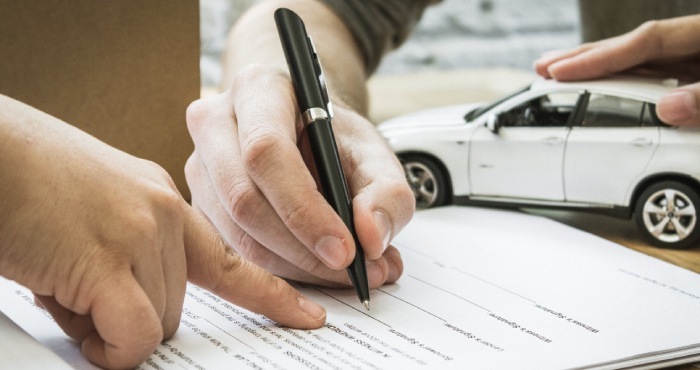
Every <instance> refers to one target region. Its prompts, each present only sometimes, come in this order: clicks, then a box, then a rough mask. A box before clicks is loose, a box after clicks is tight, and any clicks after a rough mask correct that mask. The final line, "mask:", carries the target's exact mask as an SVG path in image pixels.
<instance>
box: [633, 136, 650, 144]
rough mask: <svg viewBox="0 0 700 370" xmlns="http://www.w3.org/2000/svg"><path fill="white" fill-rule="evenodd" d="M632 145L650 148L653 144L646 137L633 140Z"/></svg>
mask: <svg viewBox="0 0 700 370" xmlns="http://www.w3.org/2000/svg"><path fill="white" fill-rule="evenodd" d="M631 144H632V145H634V146H650V145H651V144H652V141H651V140H650V139H647V138H645V137H638V138H636V139H634V140H632V142H631Z"/></svg>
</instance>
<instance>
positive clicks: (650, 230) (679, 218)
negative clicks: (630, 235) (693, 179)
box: [635, 181, 700, 248]
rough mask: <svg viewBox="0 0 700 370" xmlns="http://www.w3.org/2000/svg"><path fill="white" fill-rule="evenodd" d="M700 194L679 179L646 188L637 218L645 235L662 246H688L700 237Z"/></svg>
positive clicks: (636, 214)
mask: <svg viewBox="0 0 700 370" xmlns="http://www.w3.org/2000/svg"><path fill="white" fill-rule="evenodd" d="M698 207H700V196H699V195H698V192H697V191H695V190H694V189H693V188H691V187H689V186H687V185H685V184H682V183H680V182H676V181H662V182H659V183H656V184H654V185H652V186H650V187H648V188H647V189H645V190H644V191H643V192H642V194H641V195H640V196H639V199H638V200H637V204H636V207H635V220H636V222H637V227H639V229H640V231H641V232H642V234H643V235H644V237H645V238H646V239H647V240H648V241H649V242H650V243H651V244H652V245H655V246H657V247H662V248H687V247H690V246H692V245H693V244H694V243H696V242H697V241H698V239H700V225H698V209H699V208H698Z"/></svg>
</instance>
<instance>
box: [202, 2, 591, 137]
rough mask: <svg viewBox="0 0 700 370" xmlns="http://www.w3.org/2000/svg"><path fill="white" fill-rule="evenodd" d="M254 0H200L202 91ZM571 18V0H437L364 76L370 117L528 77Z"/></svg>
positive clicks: (567, 38)
mask: <svg viewBox="0 0 700 370" xmlns="http://www.w3.org/2000/svg"><path fill="white" fill-rule="evenodd" d="M254 2H255V0H201V1H200V27H201V48H202V54H201V63H200V66H201V75H202V85H203V89H204V91H211V90H212V89H215V88H216V87H217V86H218V84H219V81H220V79H221V64H220V58H221V53H222V51H223V48H224V45H225V39H226V34H227V32H228V31H229V29H230V27H231V25H232V24H233V23H234V22H235V21H236V20H237V18H238V17H239V15H240V14H242V12H244V11H245V9H246V8H248V7H249V6H251V5H252V4H253V3H254ZM579 23H580V20H579V13H578V6H577V0H443V1H442V3H439V4H437V5H434V6H431V7H429V8H428V9H427V11H426V12H425V13H424V14H423V18H422V19H421V21H420V23H419V24H418V26H417V28H416V29H415V30H414V32H413V33H412V35H411V36H410V37H409V39H408V40H407V42H406V43H405V44H404V45H403V46H401V47H400V48H399V49H397V50H395V51H393V52H392V53H390V54H389V55H388V56H387V57H386V58H385V59H384V60H383V62H382V64H381V65H380V66H379V69H378V70H377V72H376V73H375V75H374V76H373V77H372V79H371V80H370V82H369V88H370V99H371V101H370V107H371V108H370V120H371V121H372V122H374V123H379V122H382V121H384V120H386V119H388V118H391V117H394V116H396V115H399V114H402V113H404V112H409V111H415V110H419V109H424V108H429V107H434V106H440V105H449V104H456V103H464V102H471V101H489V100H493V99H496V98H498V97H500V96H503V95H505V94H508V93H510V92H511V91H513V90H514V89H516V88H520V87H521V86H524V85H525V84H527V83H529V82H531V81H532V80H533V79H534V78H535V75H534V73H533V70H532V62H533V61H534V60H535V59H537V57H538V56H539V55H540V54H541V53H542V52H544V51H548V50H553V49H561V48H568V47H572V46H575V45H578V44H579V43H580V37H579V33H580V32H579V28H580V27H579Z"/></svg>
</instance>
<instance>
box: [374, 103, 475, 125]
mask: <svg viewBox="0 0 700 370" xmlns="http://www.w3.org/2000/svg"><path fill="white" fill-rule="evenodd" d="M482 105H483V103H471V104H461V105H452V106H448V107H441V108H432V109H426V110H421V111H418V112H414V113H408V114H404V115H401V116H398V117H395V118H392V119H389V120H387V121H384V122H382V123H381V124H379V125H378V126H377V128H378V129H379V131H380V132H387V131H392V130H401V129H407V128H422V127H431V128H434V127H446V126H459V125H464V124H465V123H466V122H465V121H464V115H466V114H467V113H469V112H471V111H472V110H474V109H476V108H478V107H480V106H482Z"/></svg>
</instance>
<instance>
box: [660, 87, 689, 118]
mask: <svg viewBox="0 0 700 370" xmlns="http://www.w3.org/2000/svg"><path fill="white" fill-rule="evenodd" d="M656 107H657V110H658V114H659V118H661V120H662V121H664V122H668V123H677V122H683V121H686V120H689V119H691V118H694V117H696V116H697V115H698V106H697V102H696V101H695V95H694V94H693V93H692V92H690V91H688V90H677V91H672V92H670V93H668V94H666V95H664V96H662V97H661V99H659V103H658V104H657V106H656Z"/></svg>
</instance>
